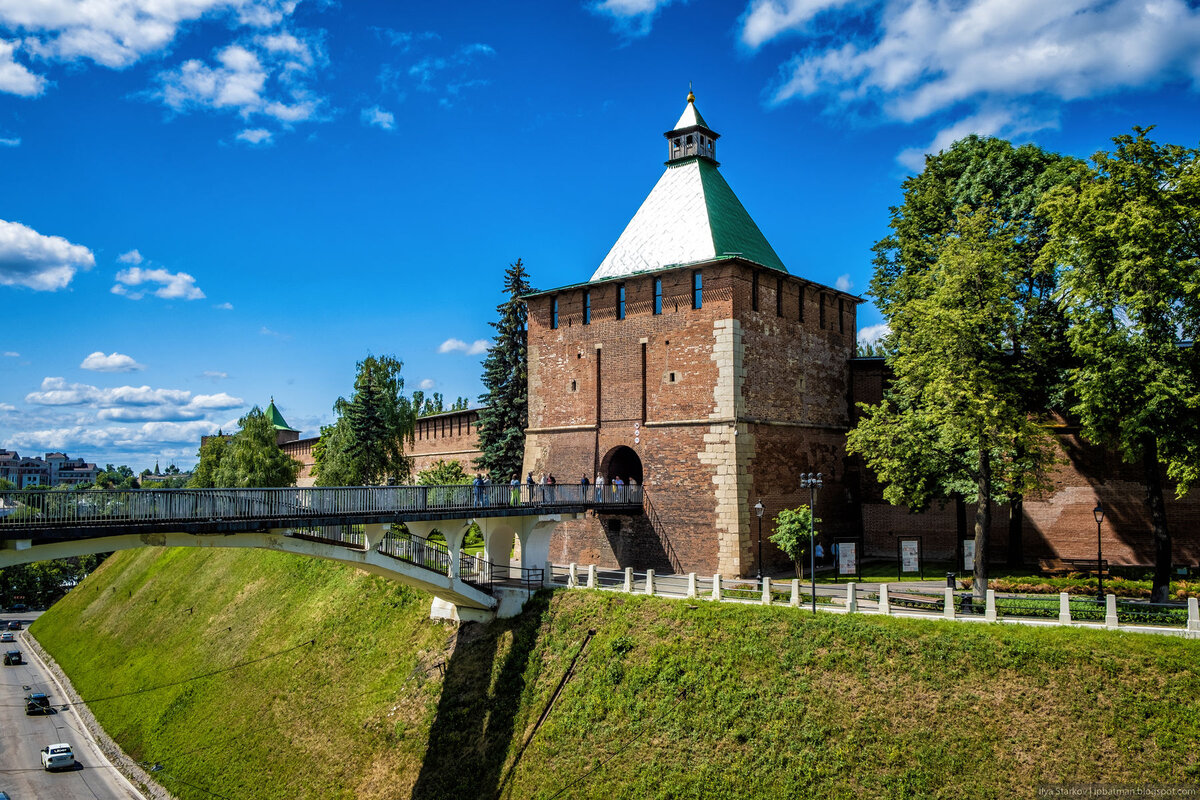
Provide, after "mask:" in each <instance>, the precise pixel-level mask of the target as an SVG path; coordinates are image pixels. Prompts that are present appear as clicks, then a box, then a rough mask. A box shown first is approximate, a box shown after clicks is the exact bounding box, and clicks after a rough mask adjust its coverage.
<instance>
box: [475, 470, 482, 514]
mask: <svg viewBox="0 0 1200 800" xmlns="http://www.w3.org/2000/svg"><path fill="white" fill-rule="evenodd" d="M473 483H474V485H475V506H476V507H477V508H478V507H480V506H483V505H484V497H483V475H482V474H477V475H476V476H475V480H474V481H473Z"/></svg>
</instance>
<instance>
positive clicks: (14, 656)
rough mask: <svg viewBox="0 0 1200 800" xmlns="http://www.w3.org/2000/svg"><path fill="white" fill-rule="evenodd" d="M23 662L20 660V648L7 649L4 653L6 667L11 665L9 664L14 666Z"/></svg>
mask: <svg viewBox="0 0 1200 800" xmlns="http://www.w3.org/2000/svg"><path fill="white" fill-rule="evenodd" d="M24 663H25V662H24V661H22V660H21V651H20V650H9V651H8V652H7V653H5V654H4V666H6V667H11V666H15V665H17V664H24Z"/></svg>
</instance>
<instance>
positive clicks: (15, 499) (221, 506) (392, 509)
mask: <svg viewBox="0 0 1200 800" xmlns="http://www.w3.org/2000/svg"><path fill="white" fill-rule="evenodd" d="M641 502H642V487H641V486H617V487H614V486H602V487H595V486H581V485H579V484H559V485H557V486H542V485H537V484H533V485H531V484H527V483H522V484H520V485H518V486H512V485H507V484H484V485H482V486H476V485H473V484H467V485H452V486H351V487H336V488H334V487H328V488H327V487H319V488H317V487H311V488H309V487H306V488H299V487H286V488H273V489H86V490H81V491H59V490H49V491H47V490H33V489H24V490H15V491H5V492H0V533H3V532H4V531H6V530H15V529H20V528H52V527H86V526H92V525H95V526H105V525H118V524H122V523H126V524H138V523H143V524H144V523H162V522H220V521H229V520H232V521H236V520H260V519H262V520H267V519H270V520H296V522H297V524H301V525H302V524H303V520H305V519H320V518H322V517H325V518H328V517H355V516H360V517H368V516H372V515H380V514H389V513H397V514H406V513H421V512H434V513H436V512H466V513H468V514H469V513H471V512H475V511H480V510H499V509H508V510H523V509H527V510H529V511H536V512H547V513H552V512H553V511H554V510H555V509H558V508H568V507H579V506H585V507H588V508H597V509H601V508H604V507H607V506H612V507H617V506H629V505H640V504H641Z"/></svg>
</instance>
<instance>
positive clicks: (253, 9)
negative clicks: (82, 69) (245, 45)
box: [0, 0, 296, 97]
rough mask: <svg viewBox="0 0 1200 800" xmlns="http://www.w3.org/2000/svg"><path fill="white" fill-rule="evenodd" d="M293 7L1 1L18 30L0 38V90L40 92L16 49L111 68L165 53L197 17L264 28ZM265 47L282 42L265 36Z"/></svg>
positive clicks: (261, 2)
mask: <svg viewBox="0 0 1200 800" xmlns="http://www.w3.org/2000/svg"><path fill="white" fill-rule="evenodd" d="M295 8H296V0H89V2H80V1H79V0H36V2H28V1H27V2H9V3H0V30H8V31H12V32H15V33H19V34H20V35H21V38H20V39H19V40H16V39H14V40H12V41H7V40H4V39H0V92H9V93H13V94H19V95H23V96H27V97H31V96H36V95H39V94H41V93H42V92H43V91H44V90H45V86H46V79H45V77H44V76H42V75H37V74H34V73H33V72H31V71H30V69H29V68H28V67H26V66H25V65H23V64H20V63H18V62H17V61H16V53H17V52H21V53H22V54H23V55H24V56H25V57H26V58H28V59H30V60H37V61H39V62H41V63H47V62H59V63H78V62H80V61H84V60H87V61H91V62H93V63H95V64H99V65H101V66H104V67H108V68H111V69H124V68H126V67H129V66H131V65H132V64H135V63H137V62H138V61H140V60H141V59H142V58H144V57H146V56H149V55H155V54H159V53H162V52H164V51H166V50H168V49H169V48H170V45H171V44H172V42H173V41H174V40H175V38H176V36H177V35H178V33H179V32H180V30H181V29H183V28H184V27H185V26H186V25H188V24H189V23H193V22H195V21H197V20H200V19H202V18H208V19H213V18H220V17H224V18H226V22H227V23H228V24H230V25H231V26H234V25H240V26H249V27H251V28H256V29H262V28H270V27H273V26H278V25H280V24H281V23H282V22H283V21H284V20H285V18H287V17H288V16H290V15H291V14H292V12H293V11H294V10H295ZM275 35H276V36H278V35H279V34H275ZM282 35H284V36H286V35H287V34H282ZM264 38H265V39H268V40H270V39H272V37H270V36H268V37H264ZM263 46H264V47H270V46H275V47H280V46H281V45H280V44H279V43H278V42H275V41H267V42H264V45H263Z"/></svg>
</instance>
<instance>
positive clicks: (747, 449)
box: [281, 94, 1200, 575]
mask: <svg viewBox="0 0 1200 800" xmlns="http://www.w3.org/2000/svg"><path fill="white" fill-rule="evenodd" d="M665 137H666V139H667V145H668V147H667V154H668V160H667V162H666V169H665V170H664V172H663V174H662V176H661V177H660V178H659V180H658V183H657V184H656V185H655V186H654V188H653V190H652V191H651V192H650V194H649V196H648V197H647V198H646V199H645V201H644V202H643V203H642V205H641V207H640V208H639V209H638V211H637V213H636V214H635V216H634V217H633V219H632V220H631V221H630V223H629V225H628V226H627V227H626V229H625V231H624V232H623V233H622V234H621V236H620V238H619V239H618V240H617V242H616V244H614V246H613V248H612V250H611V251H610V252H609V254H608V255H607V256H606V257H605V259H604V261H603V262H602V263H601V264H600V266H599V267H598V268H597V269H596V271H595V273H594V274H593V275H592V277H591V279H590V280H588V281H586V282H584V283H577V284H573V285H568V286H564V287H561V288H558V289H552V290H548V291H543V292H537V293H535V294H532V295H530V296H528V297H526V298H525V301H526V304H527V308H528V312H529V322H528V345H529V426H528V429H527V430H526V442H525V459H524V472H526V473H527V472H533V473H534V474H535V475H537V476H540V475H541V474H542V473H552V474H554V476H555V478H556V480H557V481H558V482H559V483H578V482H579V480H580V478H581V477H582V476H585V475H586V476H587V477H588V478H589V480H594V479H595V476H596V475H597V474H601V475H603V476H604V478H605V480H606V482H609V483H611V481H612V479H613V478H614V477H616V476H620V477H622V478H623V479H626V480H628V479H629V478H631V477H632V478H634V479H635V480H637V481H638V483H640V484H642V485H644V487H645V498H646V503H645V512H646V513H645V514H643V515H637V516H633V517H630V516H619V515H604V514H600V515H596V514H589V515H587V516H585V517H584V518H581V519H576V520H571V521H567V522H564V523H562V524H560V525H559V526H558V527H557V529H556V532H555V533H554V535H553V538H552V541H551V549H550V558H551V560H552V561H554V562H556V563H568V562H577V563H595V564H598V565H601V566H608V567H626V566H629V567H634V568H635V569H646V568H654V569H656V570H658V571H674V572H698V573H705V574H712V573H718V572H719V573H721V574H723V575H753V574H755V572H756V569H757V566H758V565H757V563H756V557H757V542H758V538H757V537H758V520H757V519H756V518H755V516H754V511H753V506H754V505H755V503H756V502H758V501H760V500H761V502H762V504H763V505H764V507H765V509H766V511H765V514H764V516H763V519H762V536H763V546H762V552H763V561H764V571H770V572H773V573H774V572H783V571H787V570H789V569H790V568H791V564H790V563H789V562H788V561H787V559H786V557H785V556H784V555H783V554H782V553H781V552H780V551H779V550H778V549H776V548H775V547H774V546H773V545H771V544H770V542H769V541H767V537H769V536H770V534H771V520H772V519H773V518H774V516H775V515H776V514H777V513H778V512H779V511H780V510H782V509H784V508H795V507H798V506H800V505H806V504H807V503H808V502H809V493H808V491H807V490H805V489H801V488H800V475H801V474H802V473H809V472H820V473H822V474H823V476H824V485H823V487H822V488H821V489H820V490H819V491H818V493H817V499H816V512H817V516H818V518H819V519H820V520H821V522H820V524H819V526H818V531H819V533H820V534H821V537H822V538H823V539H824V540H825V541H826V542H830V541H833V540H836V539H844V540H853V541H856V542H858V543H859V544H860V546H861V550H862V553H863V556H864V557H866V558H887V559H895V558H896V555H897V545H898V541H897V540H898V537H901V536H906V537H907V536H913V535H919V536H921V537H922V550H923V555H924V557H925V558H926V559H927V560H956V561H959V563H961V557H960V554H961V550H960V547H961V545H960V542H961V540H962V539H963V538H966V537H970V538H973V520H974V507H973V506H972V505H970V504H965V503H961V502H960V503H957V504H956V503H955V502H953V501H949V502H947V503H946V504H945V505H944V506H940V507H939V506H937V505H935V506H934V507H933V508H931V509H929V510H927V511H925V512H923V513H919V514H914V513H910V512H909V511H908V510H907V509H905V508H902V507H893V506H891V505H889V504H887V503H886V502H885V501H884V500H883V499H882V492H881V488H880V487H879V486H878V485H877V483H876V482H875V480H874V478H873V476H872V475H871V474H870V472H869V471H868V470H867V469H866V468H865V467H864V466H863V464H862V463H861V462H860V461H859V460H858V459H857V458H849V457H848V456H847V455H846V451H845V442H846V433H847V431H848V430H849V429H850V426H851V425H852V424H853V422H854V419H855V416H856V413H857V412H856V404H857V403H876V402H878V401H879V400H880V399H881V398H882V396H883V391H884V387H885V385H886V381H887V377H888V376H887V370H886V366H885V364H884V362H883V360H882V359H878V358H857V357H856V356H855V352H856V332H857V329H858V328H857V320H856V310H857V306H858V304H859V303H860V302H861V300H860V298H857V297H855V296H853V295H849V294H847V293H845V292H842V291H839V290H837V289H834V288H831V287H828V286H823V285H820V284H817V283H814V282H812V281H809V280H806V279H804V278H803V277H800V276H798V275H795V274H792V273H791V272H789V270H788V269H787V268H786V267H785V266H784V264H783V262H782V260H781V259H780V258H779V256H778V255H777V254H776V253H775V251H774V250H773V249H772V247H771V245H770V244H769V243H768V242H767V240H766V238H765V237H764V236H763V234H762V232H761V231H760V230H759V229H758V227H757V225H756V224H755V223H754V221H753V219H752V218H751V217H750V215H749V214H748V212H747V211H746V209H745V208H744V207H743V206H742V205H741V203H740V201H738V199H737V197H736V196H735V195H734V193H733V191H732V189H730V187H729V185H728V184H727V183H726V182H725V180H724V178H723V177H722V176H721V173H720V172H719V170H718V167H719V163H718V162H717V161H716V149H717V144H716V143H717V139H719V138H720V137H719V134H717V133H716V132H714V131H713V130H712V129H711V128H710V127H708V125H707V123H706V122H705V121H704V119H703V117H701V116H700V114H699V112H698V111H697V110H696V108H695V104H694V97H693V96H691V95H690V94H689V96H688V102H687V106H686V108H685V110H684V113H683V115H682V116H681V117H680V119H679V122H678V123H677V124H676V125H675V127H674V128H673V129H672V130H671V131H669V132H668V133H666V134H665ZM1060 422H1061V424H1060V425H1059V426H1058V428H1057V435H1058V439H1059V441H1060V443H1061V444H1062V446H1063V447H1062V450H1063V459H1062V463H1061V464H1060V465H1059V466H1058V468H1057V470H1056V471H1055V473H1054V475H1053V487H1054V488H1053V491H1051V492H1050V493H1049V494H1047V495H1046V496H1045V497H1038V498H1028V499H1027V500H1026V501H1025V503H1024V505H1023V508H1022V509H1021V518H1022V520H1021V543H1020V545H1021V546H1020V548H1019V553H1020V556H1021V560H1023V561H1024V562H1025V563H1026V564H1036V563H1037V562H1038V560H1040V559H1053V558H1084V559H1086V558H1095V554H1096V536H1097V531H1096V523H1095V521H1094V519H1093V516H1092V509H1093V507H1094V506H1095V505H1096V504H1097V502H1099V503H1102V504H1103V506H1104V509H1105V518H1104V522H1103V525H1102V529H1101V535H1102V539H1103V542H1102V543H1103V553H1104V557H1105V558H1106V559H1107V560H1108V561H1110V563H1114V564H1141V565H1149V564H1152V563H1153V559H1154V556H1153V554H1154V545H1153V541H1152V534H1151V525H1150V520H1149V518H1148V515H1147V513H1146V511H1145V506H1144V503H1143V488H1142V483H1141V481H1140V477H1139V474H1138V473H1139V470H1138V468H1137V467H1135V466H1132V465H1128V464H1124V463H1122V462H1121V461H1120V460H1119V459H1118V458H1117V457H1116V456H1115V455H1113V454H1112V453H1108V452H1105V451H1104V450H1102V449H1100V448H1096V447H1092V446H1090V445H1088V444H1086V443H1085V442H1083V441H1082V440H1081V439H1080V436H1079V432H1078V430H1077V429H1076V428H1074V427H1072V426H1071V425H1070V424H1068V423H1067V422H1065V421H1060ZM477 425H478V412H477V411H460V412H450V413H445V414H438V415H435V416H430V417H424V418H421V419H420V420H418V422H417V430H416V434H415V437H414V441H413V442H412V444H411V447H410V454H411V455H412V456H413V458H414V467H415V471H420V470H422V469H425V468H426V467H428V466H430V465H432V464H433V463H434V462H435V461H437V460H438V459H444V460H458V461H460V462H462V463H463V465H464V467H465V468H466V470H467V472H468V473H472V474H473V473H474V472H475V469H474V467H473V461H474V459H475V457H477V455H478V444H477V442H478V431H477ZM313 441H314V440H311V439H308V440H303V439H294V440H292V441H288V442H282V443H281V446H282V447H284V448H285V449H286V450H288V452H293V451H294V455H295V456H296V457H299V458H300V459H301V461H302V462H303V463H305V464H306V467H305V471H304V473H302V477H301V484H302V485H303V484H304V483H305V481H306V480H307V481H308V483H310V484H311V445H312V442H313ZM304 456H307V458H305V457H304ZM522 477H523V476H522ZM1168 485H1169V484H1168ZM993 511H994V513H993V525H992V531H991V544H990V548H991V549H990V552H989V554H988V556H989V559H990V560H991V561H993V562H996V563H1004V562H1006V561H1009V560H1010V556H1011V555H1012V553H1013V552H1018V550H1017V549H1016V548H1015V544H1016V543H1010V542H1009V541H1008V518H1009V509H1008V507H1007V506H997V507H996V508H994V509H993ZM1167 515H1168V520H1169V524H1170V526H1171V531H1172V540H1173V547H1174V556H1173V561H1174V563H1175V565H1176V566H1187V567H1194V566H1196V565H1197V564H1198V563H1200V492H1192V493H1191V494H1190V495H1189V496H1187V497H1186V498H1184V499H1182V500H1177V499H1175V498H1174V497H1173V496H1171V495H1170V494H1168V497H1167ZM1010 545H1014V547H1010ZM1010 551H1011V552H1010Z"/></svg>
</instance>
